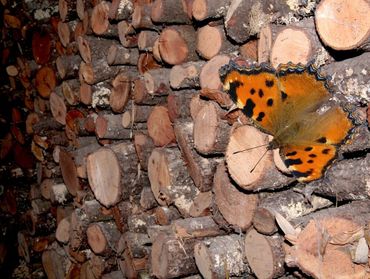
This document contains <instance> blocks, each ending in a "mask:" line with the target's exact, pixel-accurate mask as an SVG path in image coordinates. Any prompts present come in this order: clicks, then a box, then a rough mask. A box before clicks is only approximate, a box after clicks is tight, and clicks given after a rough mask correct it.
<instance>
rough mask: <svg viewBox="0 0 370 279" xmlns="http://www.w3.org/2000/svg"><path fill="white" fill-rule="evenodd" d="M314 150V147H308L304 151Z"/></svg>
mask: <svg viewBox="0 0 370 279" xmlns="http://www.w3.org/2000/svg"><path fill="white" fill-rule="evenodd" d="M312 149H313V147H311V146H308V147H306V148H305V149H304V151H311V150H312Z"/></svg>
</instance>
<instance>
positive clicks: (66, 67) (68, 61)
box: [55, 55, 81, 79]
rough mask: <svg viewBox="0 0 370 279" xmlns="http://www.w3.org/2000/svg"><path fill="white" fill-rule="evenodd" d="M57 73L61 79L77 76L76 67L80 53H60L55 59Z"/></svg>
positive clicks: (79, 61)
mask: <svg viewBox="0 0 370 279" xmlns="http://www.w3.org/2000/svg"><path fill="white" fill-rule="evenodd" d="M55 64H56V67H57V70H58V74H59V76H60V78H61V79H72V78H76V77H78V69H79V66H80V64H81V56H80V55H62V56H59V57H58V58H57V60H56V61H55Z"/></svg>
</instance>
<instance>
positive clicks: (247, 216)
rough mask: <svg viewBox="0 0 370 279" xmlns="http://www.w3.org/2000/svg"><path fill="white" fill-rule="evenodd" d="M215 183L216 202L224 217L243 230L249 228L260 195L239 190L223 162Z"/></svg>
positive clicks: (217, 172) (218, 168) (216, 174)
mask: <svg viewBox="0 0 370 279" xmlns="http://www.w3.org/2000/svg"><path fill="white" fill-rule="evenodd" d="M213 183H214V185H213V192H214V196H215V204H216V205H217V208H218V210H219V211H220V213H221V214H222V216H223V218H225V220H226V221H227V222H228V223H229V224H230V225H232V226H235V227H236V228H238V229H241V230H243V231H245V230H247V229H248V228H249V227H250V226H251V225H252V220H253V216H254V213H255V211H256V209H257V203H258V196H257V195H256V194H245V193H243V192H241V191H239V190H238V189H237V188H236V187H235V185H234V184H232V182H231V180H230V178H229V176H228V174H227V172H226V167H225V165H224V164H223V163H220V164H219V166H218V167H217V169H216V173H215V177H214V180H213Z"/></svg>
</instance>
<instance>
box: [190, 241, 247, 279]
mask: <svg viewBox="0 0 370 279" xmlns="http://www.w3.org/2000/svg"><path fill="white" fill-rule="evenodd" d="M194 257H195V262H196V264H197V267H198V269H199V271H200V273H201V274H202V276H203V278H226V277H228V276H242V275H243V276H245V273H247V271H248V265H247V264H246V263H245V262H244V253H243V239H242V237H241V236H240V235H236V234H231V235H225V236H217V237H214V238H210V239H208V240H203V241H201V242H199V243H197V244H195V246H194ZM220 259H222V260H220Z"/></svg>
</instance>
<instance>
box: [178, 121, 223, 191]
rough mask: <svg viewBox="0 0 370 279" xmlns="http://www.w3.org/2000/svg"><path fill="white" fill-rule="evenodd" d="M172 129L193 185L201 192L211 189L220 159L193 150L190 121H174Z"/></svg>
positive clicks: (191, 124)
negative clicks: (204, 155) (207, 156)
mask: <svg viewBox="0 0 370 279" xmlns="http://www.w3.org/2000/svg"><path fill="white" fill-rule="evenodd" d="M174 131H175V135H176V141H177V143H178V145H179V148H180V150H181V154H182V157H183V158H184V161H185V163H186V166H187V169H188V172H189V175H190V176H191V178H192V179H193V181H194V184H195V186H196V187H197V188H198V189H199V190H200V191H201V192H206V191H209V190H211V189H212V185H213V175H214V172H215V170H216V167H217V165H218V164H219V162H220V159H217V158H204V157H202V156H200V155H199V154H198V153H197V152H196V151H195V149H194V141H193V136H192V133H193V132H192V131H193V123H192V122H180V121H178V122H176V123H175V126H174Z"/></svg>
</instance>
